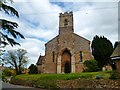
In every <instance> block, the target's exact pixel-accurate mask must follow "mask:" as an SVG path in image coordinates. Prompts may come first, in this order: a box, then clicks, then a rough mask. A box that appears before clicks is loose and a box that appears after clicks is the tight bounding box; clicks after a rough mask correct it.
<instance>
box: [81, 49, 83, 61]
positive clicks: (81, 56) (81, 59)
mask: <svg viewBox="0 0 120 90" xmlns="http://www.w3.org/2000/svg"><path fill="white" fill-rule="evenodd" d="M82 58H83V57H82V51H80V62H82Z"/></svg>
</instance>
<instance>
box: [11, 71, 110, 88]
mask: <svg viewBox="0 0 120 90" xmlns="http://www.w3.org/2000/svg"><path fill="white" fill-rule="evenodd" d="M110 73H111V71H105V72H83V73H70V74H30V75H29V74H22V75H17V76H14V77H13V78H12V79H11V83H13V84H18V85H23V86H32V87H38V88H57V87H58V85H57V82H58V81H61V80H65V81H66V80H67V81H68V80H77V79H79V80H82V79H85V80H95V79H96V76H101V77H102V78H103V79H109V77H110Z"/></svg>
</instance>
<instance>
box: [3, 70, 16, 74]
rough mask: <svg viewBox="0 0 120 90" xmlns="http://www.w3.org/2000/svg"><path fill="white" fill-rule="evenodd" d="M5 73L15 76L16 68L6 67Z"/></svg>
mask: <svg viewBox="0 0 120 90" xmlns="http://www.w3.org/2000/svg"><path fill="white" fill-rule="evenodd" d="M3 73H4V75H5V76H13V75H15V74H16V73H15V71H14V70H12V69H9V68H5V69H4V70H3Z"/></svg>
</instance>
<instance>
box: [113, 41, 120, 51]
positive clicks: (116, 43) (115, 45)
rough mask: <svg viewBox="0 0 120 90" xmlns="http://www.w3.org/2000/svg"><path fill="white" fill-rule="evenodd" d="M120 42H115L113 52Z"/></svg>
mask: <svg viewBox="0 0 120 90" xmlns="http://www.w3.org/2000/svg"><path fill="white" fill-rule="evenodd" d="M119 43H120V42H115V44H114V50H115V48H116V47H117V45H118V44H119Z"/></svg>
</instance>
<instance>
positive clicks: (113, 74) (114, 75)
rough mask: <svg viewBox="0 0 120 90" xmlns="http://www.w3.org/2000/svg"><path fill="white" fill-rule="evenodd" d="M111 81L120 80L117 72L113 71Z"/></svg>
mask: <svg viewBox="0 0 120 90" xmlns="http://www.w3.org/2000/svg"><path fill="white" fill-rule="evenodd" d="M109 79H120V76H119V74H118V73H117V71H113V72H111V74H110V77H109Z"/></svg>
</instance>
